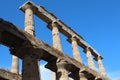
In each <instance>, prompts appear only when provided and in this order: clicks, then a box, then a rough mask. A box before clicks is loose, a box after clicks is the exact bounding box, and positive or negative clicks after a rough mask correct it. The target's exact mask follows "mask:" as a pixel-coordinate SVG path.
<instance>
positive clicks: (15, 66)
mask: <svg viewBox="0 0 120 80" xmlns="http://www.w3.org/2000/svg"><path fill="white" fill-rule="evenodd" d="M11 72H12V73H16V74H19V59H18V57H17V56H14V55H13V56H12V69H11Z"/></svg>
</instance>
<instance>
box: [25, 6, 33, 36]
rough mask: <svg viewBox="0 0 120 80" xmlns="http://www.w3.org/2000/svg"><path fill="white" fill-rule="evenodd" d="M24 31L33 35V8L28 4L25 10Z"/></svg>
mask: <svg viewBox="0 0 120 80" xmlns="http://www.w3.org/2000/svg"><path fill="white" fill-rule="evenodd" d="M25 31H27V32H28V33H29V34H31V35H35V30H34V19H33V10H32V7H30V6H28V7H27V9H26V10H25Z"/></svg>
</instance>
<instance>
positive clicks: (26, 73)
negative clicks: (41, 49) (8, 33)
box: [22, 5, 40, 80]
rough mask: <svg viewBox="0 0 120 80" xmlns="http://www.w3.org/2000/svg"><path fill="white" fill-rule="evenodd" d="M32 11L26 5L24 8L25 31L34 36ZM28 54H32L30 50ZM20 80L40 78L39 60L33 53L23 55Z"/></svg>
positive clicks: (36, 79)
mask: <svg viewBox="0 0 120 80" xmlns="http://www.w3.org/2000/svg"><path fill="white" fill-rule="evenodd" d="M33 13H34V12H33V8H32V7H31V6H30V5H27V6H26V9H25V31H26V32H28V33H29V34H31V35H33V36H35V30H34V20H33ZM26 53H27V52H26ZM30 54H32V52H31V53H30ZM22 80H40V69H39V60H38V59H37V58H36V56H35V55H26V56H24V58H23V63H22Z"/></svg>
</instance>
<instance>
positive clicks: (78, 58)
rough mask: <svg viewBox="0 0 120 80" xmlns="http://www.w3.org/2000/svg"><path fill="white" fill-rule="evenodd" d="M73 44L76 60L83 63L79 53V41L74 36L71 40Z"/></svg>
mask: <svg viewBox="0 0 120 80" xmlns="http://www.w3.org/2000/svg"><path fill="white" fill-rule="evenodd" d="M71 43H72V51H73V56H74V58H75V59H76V60H77V61H79V62H81V63H82V58H81V56H80V52H79V49H78V44H77V39H76V38H75V37H74V36H73V37H72V38H71Z"/></svg>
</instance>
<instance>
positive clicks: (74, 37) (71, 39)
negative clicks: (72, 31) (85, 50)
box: [67, 35, 78, 43]
mask: <svg viewBox="0 0 120 80" xmlns="http://www.w3.org/2000/svg"><path fill="white" fill-rule="evenodd" d="M67 41H68V42H70V43H72V41H76V42H78V39H77V37H76V36H75V35H72V36H71V37H69V38H68V39H67Z"/></svg>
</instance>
